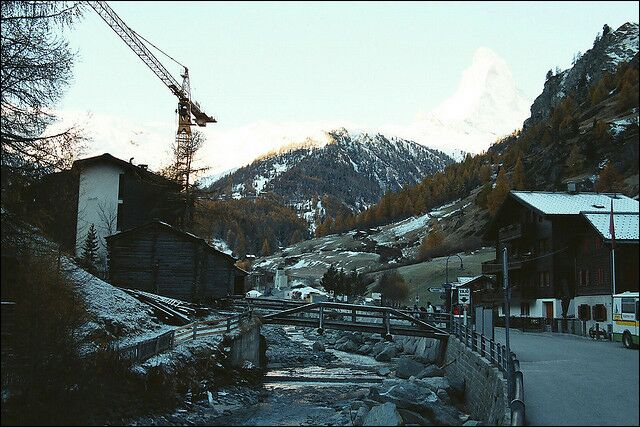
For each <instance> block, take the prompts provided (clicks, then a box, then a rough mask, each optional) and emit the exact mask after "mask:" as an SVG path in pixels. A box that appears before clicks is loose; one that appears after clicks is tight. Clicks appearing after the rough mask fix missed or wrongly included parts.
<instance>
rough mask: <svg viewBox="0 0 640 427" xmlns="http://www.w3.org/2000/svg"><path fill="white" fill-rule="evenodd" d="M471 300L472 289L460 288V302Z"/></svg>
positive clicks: (466, 302)
mask: <svg viewBox="0 0 640 427" xmlns="http://www.w3.org/2000/svg"><path fill="white" fill-rule="evenodd" d="M470 301H471V289H469V288H458V304H469V303H470Z"/></svg>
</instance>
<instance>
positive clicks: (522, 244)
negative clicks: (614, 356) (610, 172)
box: [482, 189, 639, 328]
mask: <svg viewBox="0 0 640 427" xmlns="http://www.w3.org/2000/svg"><path fill="white" fill-rule="evenodd" d="M572 190H573V189H572ZM612 209H613V224H614V230H615V245H614V248H615V250H614V251H612V236H611V233H610V232H609V227H610V221H611V219H612V215H611V210H612ZM638 212H639V211H638V201H637V200H634V199H631V198H629V197H626V196H624V195H621V194H613V193H611V194H610V193H580V192H576V191H569V192H533V191H511V192H510V193H509V194H508V195H507V197H506V199H505V201H504V202H503V204H502V206H501V207H500V209H499V210H498V212H497V213H496V215H495V217H494V219H493V221H492V222H491V224H490V226H489V229H488V231H487V233H486V235H485V238H486V239H487V240H491V241H492V242H494V244H495V247H496V258H495V259H494V260H490V261H487V262H485V263H483V265H482V272H483V273H484V274H495V275H496V277H497V280H496V281H497V284H499V285H501V284H502V281H503V274H502V253H503V248H505V247H506V248H507V254H508V279H509V284H510V286H511V289H512V292H511V303H510V315H511V316H516V317H540V318H545V319H546V322H547V324H550V323H551V322H552V319H554V318H556V319H557V318H561V317H563V314H564V315H566V316H567V317H575V318H581V319H582V318H585V320H587V319H586V317H589V319H588V322H589V323H587V325H586V327H587V328H588V327H590V326H591V325H592V324H593V323H594V322H602V324H601V325H600V327H602V328H605V325H608V324H611V322H612V313H611V311H612V310H611V309H612V307H611V295H612V294H613V293H620V292H624V291H635V292H637V291H638ZM614 257H615V277H614V276H613V258H614ZM614 284H615V285H614ZM614 286H615V288H614ZM494 297H495V299H496V301H495V303H496V304H497V305H498V306H499V315H504V313H503V309H502V305H501V303H502V293H494ZM485 299H486V297H485ZM579 311H580V312H579ZM586 313H589V316H586Z"/></svg>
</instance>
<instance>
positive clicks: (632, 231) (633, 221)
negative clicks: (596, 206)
mask: <svg viewBox="0 0 640 427" xmlns="http://www.w3.org/2000/svg"><path fill="white" fill-rule="evenodd" d="M582 215H584V217H585V218H586V219H587V221H588V222H589V224H591V226H592V227H593V228H595V229H596V231H597V232H598V233H600V235H601V236H602V237H603V238H604V239H605V240H611V233H610V232H609V223H610V218H611V214H610V213H608V212H602V213H600V212H598V213H594V212H583V213H582ZM638 217H639V215H638V212H630V213H626V212H623V213H616V212H614V214H613V224H614V227H615V232H616V240H631V241H633V240H635V241H636V242H637V241H638V226H640V223H639V221H638Z"/></svg>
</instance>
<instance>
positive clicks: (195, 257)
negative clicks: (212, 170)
mask: <svg viewBox="0 0 640 427" xmlns="http://www.w3.org/2000/svg"><path fill="white" fill-rule="evenodd" d="M106 240H107V248H108V260H109V279H110V282H111V283H112V284H113V285H116V286H122V287H127V288H133V289H140V290H144V291H147V292H152V293H155V294H159V295H164V296H167V297H171V298H176V299H180V300H184V301H192V302H200V303H203V302H204V303H206V302H210V301H212V300H213V299H217V298H224V297H227V296H230V295H244V294H245V292H246V291H247V290H248V289H247V287H246V280H245V278H246V275H247V272H245V271H243V270H241V269H240V268H238V267H236V266H235V262H236V259H235V258H234V257H232V256H230V255H228V254H225V253H224V252H220V251H219V250H217V249H216V248H214V247H212V246H211V245H209V244H207V242H206V241H205V240H204V239H202V238H200V237H197V236H195V235H193V234H190V233H185V232H183V231H181V230H179V229H177V228H176V227H173V226H171V225H169V224H167V223H164V222H161V221H152V222H150V223H147V224H144V225H142V226H139V227H136V228H132V229H129V230H126V231H123V232H121V233H118V234H114V235H111V236H108V237H107V238H106Z"/></svg>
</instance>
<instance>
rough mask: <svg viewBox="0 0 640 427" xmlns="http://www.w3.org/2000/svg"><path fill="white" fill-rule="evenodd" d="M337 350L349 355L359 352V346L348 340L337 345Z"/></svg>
mask: <svg viewBox="0 0 640 427" xmlns="http://www.w3.org/2000/svg"><path fill="white" fill-rule="evenodd" d="M335 349H336V350H339V351H345V352H347V353H355V352H356V351H357V350H358V344H356V343H354V342H353V341H351V340H347V341H346V342H345V343H343V344H336V346H335Z"/></svg>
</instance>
